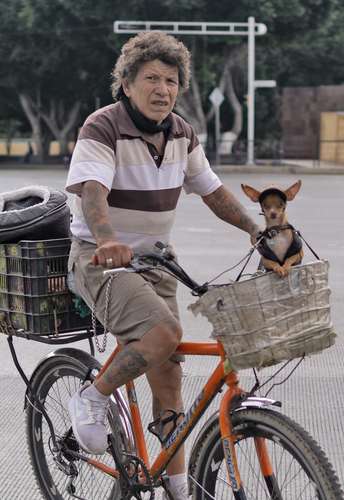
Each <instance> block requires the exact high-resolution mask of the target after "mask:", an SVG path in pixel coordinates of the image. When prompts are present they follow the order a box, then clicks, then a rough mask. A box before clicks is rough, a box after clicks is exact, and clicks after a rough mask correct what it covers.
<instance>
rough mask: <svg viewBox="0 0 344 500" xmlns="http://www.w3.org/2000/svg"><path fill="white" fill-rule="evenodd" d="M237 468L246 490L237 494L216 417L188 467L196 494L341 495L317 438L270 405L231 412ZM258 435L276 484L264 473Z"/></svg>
mask: <svg viewBox="0 0 344 500" xmlns="http://www.w3.org/2000/svg"><path fill="white" fill-rule="evenodd" d="M232 420H233V429H234V433H235V434H236V435H237V436H238V439H237V441H236V444H235V449H236V454H237V459H238V466H239V471H240V475H241V479H242V483H243V488H244V491H245V495H246V497H245V496H242V497H241V496H234V494H233V492H232V489H231V487H230V485H229V482H228V478H227V470H226V465H225V461H224V454H223V448H222V442H221V434H220V428H219V422H218V419H216V420H214V422H213V424H212V425H211V426H210V427H209V429H208V431H207V432H206V435H202V436H201V440H202V441H203V443H201V442H200V444H199V450H198V453H197V455H196V458H195V461H194V464H193V465H191V467H190V471H189V472H190V474H191V477H190V483H191V488H192V498H193V499H194V500H210V499H214V498H215V499H219V498H221V500H229V499H234V498H235V499H238V498H240V499H241V498H246V499H247V500H268V499H272V500H311V499H318V500H343V499H344V495H343V491H342V489H341V487H340V485H339V481H338V478H337V476H336V474H335V472H334V470H333V468H332V466H331V465H330V463H329V461H328V460H327V458H326V456H325V454H324V452H323V451H322V450H321V448H320V447H319V446H318V444H317V443H315V441H314V440H313V439H312V438H311V437H310V436H309V434H307V432H306V431H304V430H303V429H302V428H301V427H300V426H299V425H298V424H296V423H295V422H293V421H292V420H291V419H289V418H288V417H286V416H284V415H281V414H280V413H277V412H275V411H273V410H269V409H245V410H240V411H237V412H235V413H234V414H233V419H232ZM255 438H264V440H265V442H266V445H267V449H268V452H269V457H270V461H271V463H272V468H273V472H274V475H275V477H276V481H277V485H278V486H276V485H275V486H274V487H272V486H271V481H269V479H268V478H264V476H263V475H262V473H261V470H260V466H259V462H258V458H257V453H256V449H255Z"/></svg>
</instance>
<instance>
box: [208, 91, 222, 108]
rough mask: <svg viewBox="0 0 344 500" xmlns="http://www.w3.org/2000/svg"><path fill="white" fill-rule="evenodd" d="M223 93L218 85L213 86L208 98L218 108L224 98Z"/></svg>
mask: <svg viewBox="0 0 344 500" xmlns="http://www.w3.org/2000/svg"><path fill="white" fill-rule="evenodd" d="M224 98H225V97H224V95H223V94H222V92H221V90H220V89H219V88H218V87H215V88H214V90H213V91H212V93H211V94H210V96H209V100H210V101H211V102H212V103H213V105H214V106H215V107H216V108H219V107H220V106H221V104H222V102H223V100H224Z"/></svg>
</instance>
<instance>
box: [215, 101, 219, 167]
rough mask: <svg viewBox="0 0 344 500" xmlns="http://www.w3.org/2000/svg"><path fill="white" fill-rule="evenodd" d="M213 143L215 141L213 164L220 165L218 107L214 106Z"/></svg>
mask: <svg viewBox="0 0 344 500" xmlns="http://www.w3.org/2000/svg"><path fill="white" fill-rule="evenodd" d="M215 141H216V158H215V163H216V165H219V163H220V106H215Z"/></svg>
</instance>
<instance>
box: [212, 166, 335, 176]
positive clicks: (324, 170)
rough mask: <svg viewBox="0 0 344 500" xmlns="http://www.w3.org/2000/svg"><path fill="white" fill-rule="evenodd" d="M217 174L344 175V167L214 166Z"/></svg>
mask: <svg viewBox="0 0 344 500" xmlns="http://www.w3.org/2000/svg"><path fill="white" fill-rule="evenodd" d="M212 168H213V170H214V172H216V173H221V174H226V173H241V174H305V175H307V174H308V175H344V167H306V166H303V165H300V166H299V165H290V164H289V165H288V164H285V165H218V166H216V165H213V167H212Z"/></svg>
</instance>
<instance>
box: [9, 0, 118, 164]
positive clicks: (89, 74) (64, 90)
mask: <svg viewBox="0 0 344 500" xmlns="http://www.w3.org/2000/svg"><path fill="white" fill-rule="evenodd" d="M74 3H75V2H74ZM74 3H73V2H69V1H68V0H66V1H64V0H60V1H59V2H46V1H43V0H13V2H11V5H10V6H9V5H8V4H7V3H5V2H4V0H0V8H2V9H3V10H4V11H5V13H6V16H5V17H4V18H2V19H3V21H4V22H3V23H1V24H2V26H0V28H1V40H2V41H4V42H5V43H4V44H1V47H2V50H0V57H1V58H2V59H3V60H5V61H6V66H7V71H6V74H7V75H10V76H7V77H3V78H2V85H4V84H6V83H7V85H8V86H11V87H12V88H14V89H15V91H16V94H17V96H18V99H19V101H20V104H21V106H22V108H23V110H24V112H25V115H26V117H27V119H28V121H29V123H30V125H31V129H32V135H33V139H34V141H35V143H36V146H37V152H38V156H39V158H40V159H41V160H42V161H43V159H44V158H45V157H46V156H47V152H48V147H49V143H50V140H51V138H52V137H53V138H55V139H56V140H58V141H59V143H60V149H61V153H62V154H65V153H66V152H67V142H68V139H69V137H70V134H71V133H72V132H73V131H74V129H75V127H76V125H77V124H78V123H79V120H80V116H79V115H80V110H81V108H82V106H83V105H85V104H86V105H88V104H89V103H90V101H91V99H92V94H93V93H94V92H96V95H97V96H101V95H102V93H103V92H104V89H105V86H106V85H107V84H108V85H109V82H108V81H107V79H106V77H105V75H106V74H109V72H110V66H109V61H110V55H111V59H112V60H113V59H114V53H115V50H114V46H115V44H113V47H111V45H110V35H111V37H112V38H114V36H113V34H112V26H111V23H110V22H107V24H106V23H105V20H106V19H107V18H106V7H108V6H109V3H110V2H103V8H104V11H102V12H95V11H94V9H92V8H91V6H92V4H93V2H91V1H88V2H79V3H78V6H77V8H75V6H74ZM81 3H83V6H84V10H83V11H82V13H83V15H82V16H81V11H80V4H81ZM106 4H107V5H106ZM52 19H54V23H53V25H52V23H51V20H52ZM52 26H53V27H52ZM104 27H106V29H104ZM90 33H91V34H93V35H96V38H95V39H94V40H93V41H92V42H91V41H90ZM13 41H14V42H15V43H13ZM90 54H92V57H90ZM102 74H103V75H104V78H103V79H102V78H101V77H100V76H99V75H102ZM0 81H1V76H0ZM93 97H95V95H94V96H93ZM93 102H94V99H93Z"/></svg>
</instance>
